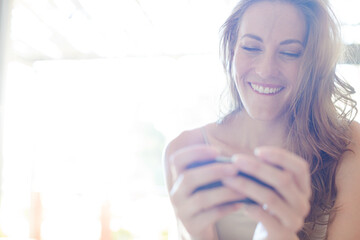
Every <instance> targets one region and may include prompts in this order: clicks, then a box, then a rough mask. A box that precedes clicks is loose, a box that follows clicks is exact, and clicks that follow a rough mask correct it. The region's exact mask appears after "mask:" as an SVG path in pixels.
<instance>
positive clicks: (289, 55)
mask: <svg viewBox="0 0 360 240" xmlns="http://www.w3.org/2000/svg"><path fill="white" fill-rule="evenodd" d="M280 54H282V55H285V56H287V57H291V58H299V57H300V56H301V53H290V52H280Z"/></svg>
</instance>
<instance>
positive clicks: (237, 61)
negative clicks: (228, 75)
mask: <svg viewBox="0 0 360 240" xmlns="http://www.w3.org/2000/svg"><path fill="white" fill-rule="evenodd" d="M251 65H252V64H251V60H250V59H248V58H247V57H246V56H243V55H241V54H237V55H235V56H234V62H233V78H234V79H236V80H237V81H238V80H239V79H241V78H242V77H243V76H244V75H245V74H246V73H248V72H249V71H250V70H251Z"/></svg>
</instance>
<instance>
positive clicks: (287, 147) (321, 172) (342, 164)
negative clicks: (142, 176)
mask: <svg viewBox="0 0 360 240" xmlns="http://www.w3.org/2000/svg"><path fill="white" fill-rule="evenodd" d="M331 13H332V12H331V10H330V8H329V7H328V5H327V4H326V2H325V0H242V1H240V2H239V3H238V5H237V6H236V7H235V9H234V10H233V12H232V14H231V15H230V17H229V18H228V19H227V21H226V22H225V24H224V25H223V28H222V39H221V40H222V41H221V47H222V48H221V50H222V59H223V65H224V68H225V71H226V73H227V76H228V80H229V90H230V95H231V99H232V105H231V106H230V111H229V113H228V114H227V115H226V116H225V117H224V118H223V119H221V120H220V121H219V122H218V123H210V124H208V125H206V126H204V127H202V128H199V129H194V130H191V131H185V132H183V133H182V134H181V135H180V136H178V137H177V138H176V139H174V140H173V141H172V142H171V143H170V144H169V145H168V146H167V148H166V151H165V168H166V175H167V184H168V189H169V195H170V198H171V202H172V204H173V207H174V210H175V214H176V216H177V218H178V223H179V227H180V231H181V235H182V239H187V238H192V239H206V240H210V239H251V238H252V237H254V238H256V239H276V240H281V239H286V240H291V239H360V229H359V228H358V227H357V224H358V222H360V205H359V204H358V202H360V188H359V187H358V186H357V182H360V126H359V124H358V123H356V122H354V121H352V117H354V115H356V108H355V105H356V102H354V101H353V100H351V98H350V95H351V94H352V93H353V92H354V90H353V88H352V87H351V86H349V85H348V84H346V83H345V82H343V81H342V80H340V79H339V78H338V77H337V76H336V74H335V67H336V62H337V60H338V58H339V46H340V40H339V33H338V28H337V25H336V22H335V21H334V18H333V16H332V14H331ZM335 100H336V103H335V102H334V101H335ZM339 103H342V105H340V104H339ZM354 112H355V114H353V113H354ZM218 156H228V157H232V163H230V164H222V163H216V164H208V165H204V166H201V167H197V168H191V169H188V168H187V166H189V164H192V163H194V162H201V161H205V160H209V159H213V158H216V157H218ZM238 171H242V172H245V173H246V174H249V175H252V176H254V177H256V178H258V179H259V180H261V181H262V182H264V183H266V184H267V185H270V186H271V187H272V189H271V188H267V187H264V186H261V185H259V184H257V183H256V182H254V181H252V180H251V179H248V178H245V177H241V176H237V173H238ZM216 181H221V182H222V185H223V186H222V187H216V188H211V189H207V190H203V191H195V190H196V189H197V188H198V187H200V186H203V185H206V184H209V183H212V182H216ZM244 198H250V199H252V200H254V201H255V202H257V203H258V204H246V203H243V202H239V203H234V202H236V201H237V200H239V199H244ZM228 202H233V203H232V204H227V203H228ZM256 224H257V227H256V230H255V226H256ZM253 235H254V236H253Z"/></svg>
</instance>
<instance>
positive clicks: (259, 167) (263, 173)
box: [234, 155, 309, 215]
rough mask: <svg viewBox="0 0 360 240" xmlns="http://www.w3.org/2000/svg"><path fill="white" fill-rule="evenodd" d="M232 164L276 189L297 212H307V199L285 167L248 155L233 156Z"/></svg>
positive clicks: (304, 213)
mask: <svg viewBox="0 0 360 240" xmlns="http://www.w3.org/2000/svg"><path fill="white" fill-rule="evenodd" d="M234 165H235V166H236V168H237V169H238V170H240V171H242V172H244V173H246V174H249V175H251V176H254V177H255V178H257V179H259V180H261V181H262V182H264V183H266V184H268V185H270V186H272V187H273V188H274V189H276V191H277V193H278V194H280V195H281V196H282V198H283V199H284V200H285V201H286V202H287V203H288V204H290V205H291V206H292V207H294V209H295V210H296V211H297V212H298V213H299V214H303V215H306V214H307V212H308V210H309V209H308V208H309V206H308V204H307V202H308V201H307V199H306V198H305V199H304V196H303V195H304V194H303V193H302V192H301V191H300V190H299V189H298V187H297V184H295V182H294V181H295V179H294V178H293V176H292V174H291V173H289V172H288V171H287V170H286V169H284V170H280V169H278V168H275V167H274V166H272V165H269V164H267V163H264V162H262V161H259V160H257V159H256V158H255V157H253V156H249V155H237V156H235V157H234Z"/></svg>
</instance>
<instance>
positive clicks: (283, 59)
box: [233, 1, 306, 121]
mask: <svg viewBox="0 0 360 240" xmlns="http://www.w3.org/2000/svg"><path fill="white" fill-rule="evenodd" d="M305 34H306V25H305V18H304V16H303V14H302V13H301V12H300V11H299V10H298V9H297V8H295V7H294V6H293V5H291V4H289V3H281V2H277V1H276V2H269V1H262V2H258V3H255V4H253V5H252V6H250V7H249V8H248V9H247V10H246V11H245V13H244V15H243V16H242V19H241V24H240V27H239V32H238V39H237V43H236V47H235V53H234V62H233V66H234V67H233V69H234V73H233V74H234V79H235V81H236V88H237V91H238V93H239V96H240V99H241V101H242V103H243V106H244V108H245V110H246V112H247V114H248V115H249V116H250V117H251V118H253V119H257V120H262V121H274V120H278V119H279V118H281V117H282V116H284V113H285V112H286V110H287V108H288V107H289V102H290V100H291V97H292V96H293V94H295V89H294V88H295V84H296V81H297V77H298V71H299V68H300V62H301V58H302V52H303V50H304V49H303V48H304V46H303V45H304V41H305Z"/></svg>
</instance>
